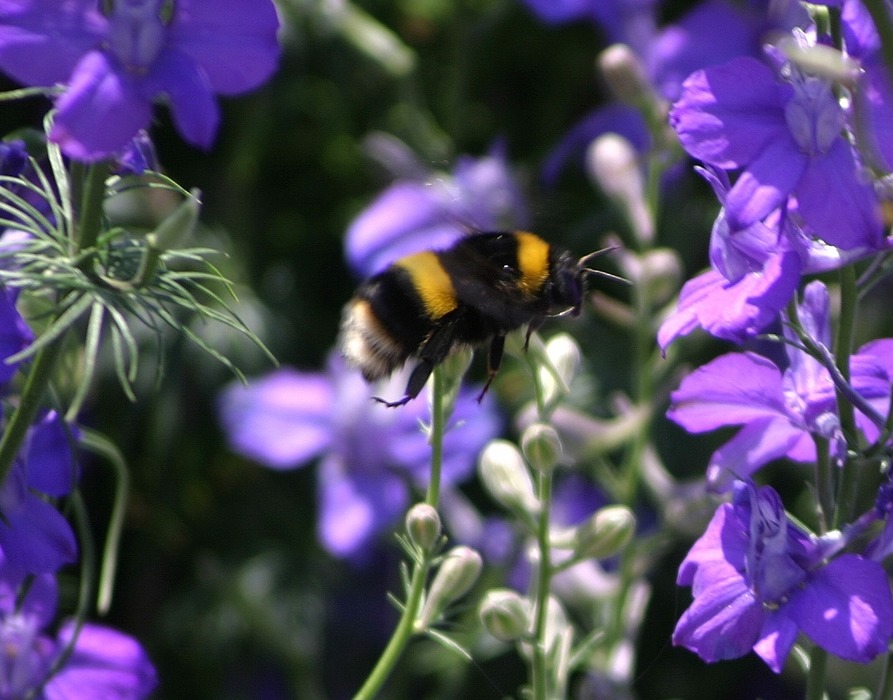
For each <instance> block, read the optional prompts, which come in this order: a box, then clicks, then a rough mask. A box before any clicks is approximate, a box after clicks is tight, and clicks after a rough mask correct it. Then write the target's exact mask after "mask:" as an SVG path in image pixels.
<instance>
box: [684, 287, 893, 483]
mask: <svg viewBox="0 0 893 700" xmlns="http://www.w3.org/2000/svg"><path fill="white" fill-rule="evenodd" d="M799 316H800V323H801V325H802V326H803V327H804V328H805V329H806V330H807V331H808V332H809V333H810V336H811V337H812V338H813V340H814V341H816V342H817V343H819V344H821V345H824V346H825V347H827V346H829V345H830V327H829V322H828V294H827V290H826V289H825V287H824V285H823V284H822V283H821V282H812V283H810V284H809V285H808V286H807V287H806V289H805V290H804V300H803V303H802V304H801V305H800V307H799ZM786 352H787V357H788V361H789V365H788V367H787V368H786V369H784V370H782V369H781V368H779V367H778V366H776V365H775V364H774V363H773V362H771V361H769V360H767V359H765V358H764V357H761V356H760V355H756V354H754V353H751V352H745V353H730V354H727V355H723V356H721V357H718V358H717V359H715V360H713V361H712V362H709V363H708V364H706V365H704V366H702V367H699V368H698V369H697V370H695V371H694V372H692V373H691V374H690V375H688V376H687V377H686V378H685V379H684V380H683V381H682V384H681V385H680V387H679V389H677V390H676V391H675V392H673V395H672V405H671V407H670V410H669V411H668V412H667V417H669V418H671V419H672V420H674V421H676V422H677V423H679V424H680V425H681V426H682V427H683V428H685V429H686V430H688V431H690V432H697V433H699V432H704V431H708V430H716V429H717V428H720V427H724V426H730V425H741V426H743V428H742V429H741V430H740V431H739V432H738V433H737V434H736V435H735V436H734V437H733V438H732V439H731V440H729V441H728V442H727V443H725V444H724V445H723V446H722V447H720V448H719V449H717V450H716V452H714V453H713V456H712V457H711V458H710V463H709V465H708V468H707V479H708V482H709V483H710V485H711V487H712V488H714V489H717V490H724V489H726V488H728V487H729V485H730V484H731V482H732V481H733V480H734V479H736V478H746V477H748V476H749V475H751V474H753V473H754V472H755V471H756V470H757V469H759V468H760V467H762V466H763V465H764V464H766V463H767V462H769V461H771V460H773V459H778V458H781V457H788V458H789V459H792V460H794V461H798V462H810V461H814V460H815V458H816V454H815V444H814V442H813V440H812V436H813V435H817V436H820V437H823V438H825V439H828V440H830V441H831V445H832V453H834V454H835V455H840V454H842V453H844V452H845V450H846V443H845V441H844V439H843V436H842V434H841V431H840V422H839V418H838V415H837V399H836V392H835V385H834V383H833V382H832V379H831V376H830V374H829V373H828V370H827V369H825V367H824V366H822V365H821V364H820V363H819V361H818V360H816V359H815V358H813V357H811V356H810V355H808V354H806V352H804V351H803V350H800V349H798V348H796V347H792V346H790V345H788V346H786ZM850 359H851V362H850V372H851V386H852V387H853V389H854V390H855V392H856V393H857V394H858V395H859V396H861V397H862V398H864V399H865V400H866V401H867V402H868V403H869V404H871V405H872V406H873V407H874V408H875V409H876V410H877V412H878V413H879V414H880V415H884V414H885V412H886V410H887V406H888V404H889V400H890V399H889V397H890V376H891V374H890V373H891V371H893V340H891V339H885V340H877V341H874V342H872V343H869V344H868V345H865V346H863V347H862V348H860V350H859V351H858V352H857V353H855V354H854V355H853V356H852V357H851V358H850ZM857 421H858V424H859V427H860V428H861V429H862V430H863V431H864V432H865V434H866V436H867V437H868V439H869V440H872V439H874V438H876V437H877V435H878V433H879V430H878V426H877V425H875V423H873V422H872V421H871V420H869V419H868V418H867V417H866V416H865V415H863V414H862V413H861V412H857Z"/></svg>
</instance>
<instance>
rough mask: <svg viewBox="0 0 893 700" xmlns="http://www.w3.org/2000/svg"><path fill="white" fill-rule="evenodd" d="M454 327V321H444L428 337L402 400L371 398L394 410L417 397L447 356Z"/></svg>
mask: <svg viewBox="0 0 893 700" xmlns="http://www.w3.org/2000/svg"><path fill="white" fill-rule="evenodd" d="M454 325H455V319H452V318H451V319H446V320H445V321H444V322H443V323H441V324H440V325H439V326H438V327H437V328H435V329H434V331H433V332H432V333H431V335H430V336H428V339H427V340H426V341H425V342H424V344H423V345H422V347H421V349H420V350H419V361H418V364H416V366H415V367H414V368H413V370H412V373H411V374H410V375H409V381H408V382H406V392H405V393H404V395H403V398H402V399H399V400H398V401H385V400H384V399H382V398H379V397H378V396H373V397H372V398H373V399H375V400H376V401H378V402H379V403H383V404H384V405H385V406H387V407H388V408H395V407H396V406H403V405H404V404H407V403H409V402H410V401H412V400H413V399H414V398H415V397H416V396H418V395H419V393H420V392H421V391H422V389H424V388H425V382H427V381H428V377H430V376H431V372H433V371H434V368H435V367H436V366H437V365H439V364H440V363H441V362H443V361H444V359H445V358H446V356H447V354H449V352H450V348H451V347H452V346H453V327H454Z"/></svg>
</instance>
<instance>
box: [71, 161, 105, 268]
mask: <svg viewBox="0 0 893 700" xmlns="http://www.w3.org/2000/svg"><path fill="white" fill-rule="evenodd" d="M107 172H108V166H107V165H106V164H105V163H103V162H100V163H94V164H93V165H90V166H89V167H88V168H87V171H86V173H84V178H83V183H82V187H83V189H82V190H81V191H80V209H79V211H78V225H77V228H76V232H75V240H74V244H75V249H76V250H77V251H78V252H84V251H88V250H90V248H92V247H93V246H95V245H96V241H97V239H98V238H99V233H100V232H101V231H102V202H103V200H104V199H105V179H106V178H105V176H106V173H107ZM92 264H93V258H92V256H89V255H88V256H85V257H83V258H82V259H81V266H82V269H84V266H88V265H89V266H92ZM91 271H92V267H91V268H90V269H89V270H87V269H85V272H91Z"/></svg>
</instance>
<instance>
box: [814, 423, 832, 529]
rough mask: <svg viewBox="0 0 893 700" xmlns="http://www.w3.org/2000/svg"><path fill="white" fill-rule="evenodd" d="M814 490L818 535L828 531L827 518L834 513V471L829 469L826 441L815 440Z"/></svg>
mask: <svg viewBox="0 0 893 700" xmlns="http://www.w3.org/2000/svg"><path fill="white" fill-rule="evenodd" d="M814 441H815V447H816V462H815V488H816V504H815V505H816V517H817V518H818V522H819V533H820V534H824V533H826V532H827V531H828V517H829V516H830V515H831V514H832V513H833V512H834V470H833V469H832V467H831V455H830V453H829V450H828V441H827V440H825V439H823V438H815V439H814Z"/></svg>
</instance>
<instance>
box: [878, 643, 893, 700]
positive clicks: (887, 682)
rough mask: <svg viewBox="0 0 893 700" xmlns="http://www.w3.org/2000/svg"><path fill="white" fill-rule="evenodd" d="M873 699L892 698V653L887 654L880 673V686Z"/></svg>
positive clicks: (884, 699)
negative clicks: (882, 670)
mask: <svg viewBox="0 0 893 700" xmlns="http://www.w3.org/2000/svg"><path fill="white" fill-rule="evenodd" d="M874 700H893V654H890V653H888V654H887V661H886V663H885V664H884V672H883V674H881V680H880V687H879V688H878V691H877V693H876V694H875V696H874Z"/></svg>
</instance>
